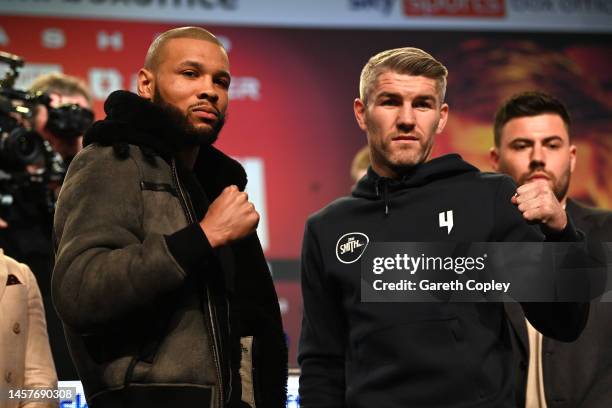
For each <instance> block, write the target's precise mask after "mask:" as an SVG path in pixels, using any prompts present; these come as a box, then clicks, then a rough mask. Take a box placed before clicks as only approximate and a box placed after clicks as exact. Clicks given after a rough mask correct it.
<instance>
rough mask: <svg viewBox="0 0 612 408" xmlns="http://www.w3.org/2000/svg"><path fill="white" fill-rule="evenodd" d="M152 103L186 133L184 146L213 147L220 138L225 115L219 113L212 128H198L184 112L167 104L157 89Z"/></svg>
mask: <svg viewBox="0 0 612 408" xmlns="http://www.w3.org/2000/svg"><path fill="white" fill-rule="evenodd" d="M152 102H153V103H154V104H155V105H157V106H159V107H160V108H161V109H162V110H163V111H164V112H165V113H166V114H167V115H168V117H169V118H170V120H171V121H172V122H173V123H174V124H175V125H177V126H178V127H179V128H180V129H182V131H183V133H184V135H183V136H184V140H183V144H184V145H186V146H211V145H212V144H214V143H215V142H216V141H217V139H218V137H219V132H221V129H222V128H223V125H225V116H226V115H225V114H223V113H219V116H218V117H217V120H215V122H214V123H212V125H211V127H210V128H204V129H203V128H198V127H196V126H194V124H193V123H191V121H190V120H189V116H188V115H187V114H185V113H184V112H182V111H181V110H180V109H179V108H177V107H176V106H174V105H172V104H170V103H168V102H166V100H165V99H164V98H163V97H162V96H161V94H160V93H159V89H158V88H155V93H154V95H153V100H152Z"/></svg>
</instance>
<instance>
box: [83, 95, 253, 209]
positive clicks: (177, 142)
mask: <svg viewBox="0 0 612 408" xmlns="http://www.w3.org/2000/svg"><path fill="white" fill-rule="evenodd" d="M104 112H105V113H106V115H107V116H106V118H105V119H104V120H100V121H97V122H95V123H94V124H93V125H92V126H91V127H90V128H89V129H88V130H87V132H86V133H85V136H84V138H83V146H87V145H89V144H92V143H96V144H99V145H102V146H117V145H120V144H124V145H125V144H131V145H136V146H139V147H140V148H144V149H149V150H153V151H154V152H155V153H157V154H158V155H159V156H161V157H162V158H163V159H164V160H166V161H170V160H171V159H172V157H174V155H175V154H176V152H177V151H179V150H180V149H181V148H182V147H183V146H184V145H183V144H182V141H183V140H184V138H183V137H181V136H182V132H183V131H182V129H181V128H180V127H179V126H178V125H176V124H175V123H174V121H172V120H171V119H170V118H169V116H168V114H167V113H166V112H165V111H164V110H163V109H161V108H160V107H159V106H157V105H155V104H153V103H151V102H150V101H149V100H147V99H144V98H141V97H140V96H138V95H136V94H133V93H131V92H127V91H115V92H113V93H112V94H110V96H109V97H108V99H107V100H106V102H105V103H104ZM116 151H117V150H116ZM194 173H195V174H196V177H197V178H198V181H200V183H201V184H202V186H203V187H204V189H205V191H206V193H207V194H208V195H209V197H212V198H214V197H217V196H218V195H219V194H220V192H221V191H222V190H223V189H224V188H225V187H227V186H228V185H232V184H234V185H237V186H238V187H239V188H240V189H241V190H243V189H244V187H245V186H246V182H247V179H246V173H245V171H244V169H243V168H242V166H241V165H240V163H238V162H237V161H236V160H234V159H232V158H230V157H228V156H226V155H225V154H223V153H222V152H221V151H219V150H218V149H215V148H214V147H212V146H206V147H202V148H200V153H199V155H198V158H197V160H196V164H195V167H194Z"/></svg>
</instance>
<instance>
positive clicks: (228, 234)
mask: <svg viewBox="0 0 612 408" xmlns="http://www.w3.org/2000/svg"><path fill="white" fill-rule="evenodd" d="M258 223H259V214H258V213H257V211H255V206H254V205H253V203H251V202H250V201H249V197H248V195H247V193H244V192H240V191H239V190H238V187H236V186H229V187H226V188H225V189H224V190H223V191H222V192H221V194H220V195H219V197H217V199H216V200H215V201H213V202H212V204H211V205H210V206H209V207H208V211H207V212H206V215H205V216H204V218H203V219H202V221H200V227H201V228H202V230H203V231H204V234H206V237H207V238H208V242H210V245H211V246H212V247H213V248H215V247H218V246H222V245H226V244H229V243H231V242H233V241H236V240H239V239H241V238H244V237H246V236H247V235H249V234H250V233H252V232H253V231H255V228H257V224H258Z"/></svg>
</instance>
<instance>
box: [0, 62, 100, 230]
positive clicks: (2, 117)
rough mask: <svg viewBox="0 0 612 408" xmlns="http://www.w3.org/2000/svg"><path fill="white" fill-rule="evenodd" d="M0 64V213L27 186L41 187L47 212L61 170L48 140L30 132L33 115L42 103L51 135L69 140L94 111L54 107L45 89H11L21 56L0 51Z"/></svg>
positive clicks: (21, 64) (37, 188)
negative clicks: (2, 67)
mask: <svg viewBox="0 0 612 408" xmlns="http://www.w3.org/2000/svg"><path fill="white" fill-rule="evenodd" d="M0 63H2V64H7V65H8V68H9V69H8V71H7V73H6V74H5V76H4V78H2V79H0V218H2V214H3V213H5V212H6V211H7V210H8V209H9V207H10V206H11V205H13V202H14V197H15V196H16V195H18V196H22V195H23V194H17V193H18V192H20V191H24V190H28V189H29V190H35V191H38V192H41V194H38V195H40V196H41V197H40V200H43V201H44V204H45V207H46V208H47V209H48V210H49V211H50V212H52V211H53V209H54V207H55V197H54V194H52V192H51V189H52V188H53V186H59V185H61V183H62V181H63V179H64V175H65V173H66V169H65V166H64V163H63V160H62V158H61V157H60V156H59V154H58V153H57V152H55V151H54V150H53V149H52V147H51V145H50V144H49V142H47V141H46V140H44V139H43V138H42V137H41V136H40V135H39V134H38V133H37V132H36V131H34V129H33V128H34V126H33V120H34V116H35V114H36V112H37V109H38V108H39V107H40V106H45V107H46V108H47V110H48V113H49V114H48V120H47V123H46V125H45V128H46V129H47V130H49V131H50V132H51V133H53V135H55V136H56V137H59V138H64V139H74V138H76V137H78V136H79V135H82V134H83V132H84V131H85V129H87V127H89V126H90V125H91V123H92V122H93V118H94V115H93V112H92V111H90V110H89V109H85V108H82V107H80V106H79V105H76V104H73V105H64V106H60V107H57V108H54V107H51V98H50V96H49V95H47V94H45V93H41V92H38V93H31V92H27V91H24V90H18V89H15V88H14V85H15V81H16V80H17V78H18V77H19V70H20V69H21V68H22V67H23V65H24V60H23V59H22V58H20V57H18V56H16V55H13V54H9V53H6V52H1V51H0ZM28 196H29V197H31V196H32V194H28Z"/></svg>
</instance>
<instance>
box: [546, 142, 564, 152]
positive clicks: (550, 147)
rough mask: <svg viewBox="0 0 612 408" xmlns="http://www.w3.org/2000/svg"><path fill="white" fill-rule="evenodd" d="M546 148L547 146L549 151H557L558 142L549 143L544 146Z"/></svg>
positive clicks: (559, 144) (559, 145)
mask: <svg viewBox="0 0 612 408" xmlns="http://www.w3.org/2000/svg"><path fill="white" fill-rule="evenodd" d="M546 146H548V148H549V149H553V150H554V149H559V148H560V147H561V143H559V142H549V143H547V144H546Z"/></svg>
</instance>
